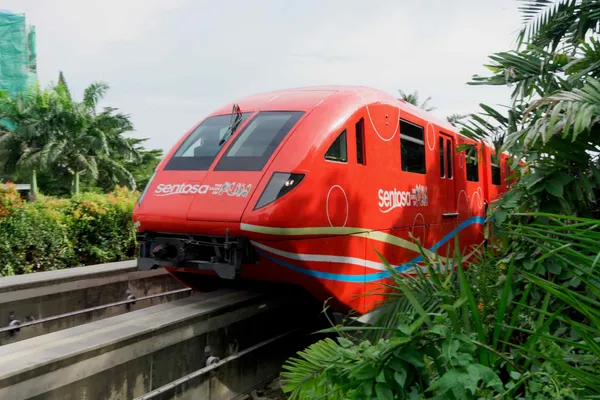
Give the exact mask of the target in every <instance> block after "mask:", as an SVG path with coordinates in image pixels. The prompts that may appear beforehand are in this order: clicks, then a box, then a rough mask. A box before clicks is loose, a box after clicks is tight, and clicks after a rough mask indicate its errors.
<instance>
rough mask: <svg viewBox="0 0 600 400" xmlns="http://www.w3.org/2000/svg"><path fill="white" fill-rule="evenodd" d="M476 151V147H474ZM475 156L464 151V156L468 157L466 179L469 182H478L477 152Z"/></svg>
mask: <svg viewBox="0 0 600 400" xmlns="http://www.w3.org/2000/svg"><path fill="white" fill-rule="evenodd" d="M475 151H476V152H477V148H475ZM475 154H476V155H475V156H472V155H469V154H468V153H465V157H467V158H468V159H469V162H467V163H466V164H467V165H466V167H467V180H468V181H471V182H479V162H478V161H477V153H475Z"/></svg>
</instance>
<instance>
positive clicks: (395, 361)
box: [387, 355, 406, 372]
mask: <svg viewBox="0 0 600 400" xmlns="http://www.w3.org/2000/svg"><path fill="white" fill-rule="evenodd" d="M387 365H388V366H389V367H390V368H391V369H393V370H394V371H397V372H401V371H406V364H405V363H404V361H402V360H400V359H399V358H397V357H396V356H395V355H394V356H392V357H391V358H390V361H389V362H388V364H387Z"/></svg>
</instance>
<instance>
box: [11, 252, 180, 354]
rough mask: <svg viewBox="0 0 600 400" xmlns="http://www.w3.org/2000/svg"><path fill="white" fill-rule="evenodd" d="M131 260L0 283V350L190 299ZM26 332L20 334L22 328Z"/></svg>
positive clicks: (173, 283)
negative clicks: (174, 301)
mask: <svg viewBox="0 0 600 400" xmlns="http://www.w3.org/2000/svg"><path fill="white" fill-rule="evenodd" d="M190 292H191V290H190V289H188V288H185V287H184V286H183V285H181V284H180V283H179V282H178V281H177V280H175V279H174V278H173V277H172V276H171V275H169V274H168V273H167V272H166V271H165V270H163V269H160V270H154V271H139V270H138V269H137V266H136V261H135V260H130V261H121V262H114V263H107V264H99V265H90V266H84V267H76V268H69V269H63V270H57V271H46V272H36V273H32V274H25V275H16V276H9V277H2V278H0V346H1V345H5V344H7V343H15V342H17V341H20V340H24V339H28V338H32V337H35V336H39V335H43V334H47V333H51V332H55V331H57V330H60V329H67V328H71V327H74V326H78V325H81V324H84V323H88V322H92V321H95V320H99V319H102V318H107V317H111V316H115V315H118V314H122V313H125V312H131V311H135V310H138V309H141V308H145V307H149V306H153V305H156V304H160V303H164V302H167V301H172V300H177V299H180V298H183V297H187V296H189V295H190ZM24 328H25V329H24Z"/></svg>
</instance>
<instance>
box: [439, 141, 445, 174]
mask: <svg viewBox="0 0 600 400" xmlns="http://www.w3.org/2000/svg"><path fill="white" fill-rule="evenodd" d="M445 154H446V153H445V152H444V138H443V137H441V138H440V177H442V178H445V177H446V171H445V166H446V160H444V158H445V157H444V156H445Z"/></svg>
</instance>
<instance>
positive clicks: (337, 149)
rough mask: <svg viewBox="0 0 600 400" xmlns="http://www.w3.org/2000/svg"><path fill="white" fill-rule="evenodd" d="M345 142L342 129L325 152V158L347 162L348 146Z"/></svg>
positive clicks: (344, 133) (344, 134) (344, 131)
mask: <svg viewBox="0 0 600 400" xmlns="http://www.w3.org/2000/svg"><path fill="white" fill-rule="evenodd" d="M346 142H347V140H346V130H345V129H344V130H343V131H342V133H340V135H339V136H338V137H337V139H335V141H334V142H333V144H332V145H331V146H330V147H329V150H327V153H325V159H326V160H330V161H338V162H347V161H348V147H347V145H346Z"/></svg>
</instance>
